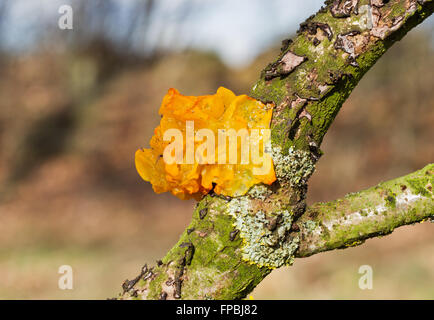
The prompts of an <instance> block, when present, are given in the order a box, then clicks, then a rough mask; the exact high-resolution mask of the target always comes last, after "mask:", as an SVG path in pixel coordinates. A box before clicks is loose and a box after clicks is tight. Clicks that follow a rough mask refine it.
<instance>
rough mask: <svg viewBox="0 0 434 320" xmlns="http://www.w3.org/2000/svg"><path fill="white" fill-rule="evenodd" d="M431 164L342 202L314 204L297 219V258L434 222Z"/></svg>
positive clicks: (433, 170) (433, 174)
mask: <svg viewBox="0 0 434 320" xmlns="http://www.w3.org/2000/svg"><path fill="white" fill-rule="evenodd" d="M433 185H434V164H429V165H427V166H426V167H425V168H423V169H421V170H419V171H416V172H414V173H411V174H409V175H406V176H404V177H400V178H397V179H393V180H390V181H387V182H383V183H380V184H379V185H377V186H375V187H372V188H369V189H367V190H364V191H361V192H357V193H351V194H348V195H347V196H345V197H344V198H342V199H339V200H335V201H332V202H327V203H317V204H314V205H312V206H311V207H309V208H308V209H307V210H306V212H305V214H304V215H303V216H302V217H301V218H300V219H299V220H297V226H298V228H299V229H300V231H299V233H300V238H301V241H300V245H299V247H298V250H297V252H296V257H308V256H311V255H313V254H316V253H319V252H322V251H328V250H333V249H340V248H347V247H351V246H356V245H360V244H362V243H363V242H364V241H365V240H366V239H368V238H373V237H378V236H384V235H387V234H390V233H391V232H392V231H393V230H394V229H396V228H398V227H401V226H404V225H408V224H414V223H418V222H422V221H426V220H430V219H434V198H433V190H432V188H433Z"/></svg>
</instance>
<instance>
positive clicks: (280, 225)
mask: <svg viewBox="0 0 434 320" xmlns="http://www.w3.org/2000/svg"><path fill="white" fill-rule="evenodd" d="M227 213H228V214H230V215H231V216H233V217H234V218H235V222H234V226H235V227H236V228H237V229H238V230H240V237H241V238H242V239H243V246H242V257H243V260H245V261H247V262H250V263H254V264H257V265H258V266H260V267H268V268H272V269H274V268H278V267H280V266H282V265H290V264H292V263H293V260H294V253H295V250H297V248H298V244H299V238H298V237H294V238H291V239H289V238H288V234H289V232H290V230H291V225H292V220H293V214H292V212H290V211H288V210H279V211H277V212H273V213H265V212H264V211H262V210H259V211H255V210H253V209H252V205H251V199H249V198H248V197H238V198H233V199H232V200H231V201H230V202H229V203H228V206H227Z"/></svg>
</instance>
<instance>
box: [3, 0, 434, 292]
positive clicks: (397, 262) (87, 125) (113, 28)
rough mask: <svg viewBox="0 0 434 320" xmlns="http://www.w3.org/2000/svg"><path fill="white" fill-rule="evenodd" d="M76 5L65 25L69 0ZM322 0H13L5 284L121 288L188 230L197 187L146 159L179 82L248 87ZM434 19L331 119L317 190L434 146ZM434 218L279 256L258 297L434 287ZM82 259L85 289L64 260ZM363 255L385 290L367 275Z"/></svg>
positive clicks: (195, 91)
mask: <svg viewBox="0 0 434 320" xmlns="http://www.w3.org/2000/svg"><path fill="white" fill-rule="evenodd" d="M65 4H66V5H70V6H71V8H72V9H73V29H72V30H69V29H67V30H62V29H60V28H59V26H58V20H59V18H60V17H61V16H62V14H61V13H59V7H61V6H62V5H65ZM321 5H322V1H319V0H309V1H303V2H301V1H295V0H293V1H289V0H267V1H265V0H238V1H230V0H219V1H216V0H208V1H206V0H205V1H204V0H202V1H199V0H158V1H154V0H122V1H121V0H117V1H115V0H71V1H67V0H64V1H57V0H0V275H1V276H0V298H2V299H105V298H108V297H114V296H116V295H117V293H119V292H120V290H121V283H122V282H123V281H124V280H125V279H126V278H129V279H131V278H132V277H134V276H135V275H136V274H137V273H138V272H139V269H140V267H141V266H142V265H143V264H144V263H145V262H148V263H151V264H152V263H154V261H155V260H157V259H159V258H161V257H162V256H163V255H164V253H165V252H166V251H167V250H168V249H169V248H170V247H171V246H172V245H173V244H174V243H175V242H176V241H177V239H178V237H179V235H180V234H181V232H182V231H183V229H184V228H185V226H186V225H187V224H188V222H189V220H190V217H191V213H192V209H193V205H194V202H192V201H181V200H178V199H177V198H175V197H173V196H171V195H169V194H161V195H156V194H154V193H153V191H152V188H151V186H150V184H148V183H146V182H144V181H142V180H141V179H140V177H139V175H138V174H137V173H136V170H135V167H134V153H135V151H136V149H138V148H140V147H147V146H148V143H149V139H150V137H151V135H152V133H153V130H154V128H155V127H156V126H157V125H158V122H159V116H158V113H157V112H158V108H159V105H160V102H161V99H162V97H163V96H164V94H165V93H166V91H167V90H168V89H169V88H171V87H174V88H177V89H178V90H180V92H181V93H183V94H188V95H204V94H212V93H214V92H215V91H216V89H217V88H218V87H219V86H225V87H227V88H230V89H232V90H233V91H235V93H236V94H242V93H248V92H249V90H250V87H251V86H252V84H253V83H254V82H255V80H256V79H257V78H258V76H259V73H260V71H261V69H262V68H264V67H265V66H266V65H267V64H268V62H270V61H272V60H273V59H274V58H275V57H276V55H277V54H278V52H279V48H280V41H281V40H282V39H284V38H286V37H288V36H290V35H292V34H294V33H295V31H296V30H297V28H298V24H299V23H300V22H302V21H304V19H305V18H307V17H308V16H309V15H311V14H312V13H314V12H316V11H317V10H318V9H319V8H320V6H321ZM433 30H434V21H433V18H432V17H431V18H429V19H428V20H427V21H425V22H424V23H423V25H421V26H419V27H417V28H416V29H414V30H412V31H411V32H410V33H409V34H408V35H407V36H406V37H405V38H404V39H403V40H402V41H401V42H400V43H397V44H395V46H394V47H393V48H392V49H391V50H390V51H389V52H388V53H386V54H385V56H384V57H383V58H382V59H381V60H380V61H379V62H378V63H377V64H376V65H375V66H374V67H373V68H372V70H371V71H370V72H369V73H368V74H367V75H366V76H365V78H364V79H363V80H362V81H361V83H360V84H359V86H358V87H357V88H356V89H355V90H354V92H353V93H352V95H351V97H350V98H349V99H348V101H347V102H346V103H345V104H344V106H343V108H342V111H341V112H340V113H339V115H338V116H337V119H336V121H335V122H334V124H333V125H332V127H331V129H330V130H329V133H328V134H327V136H326V138H325V140H324V143H323V145H322V149H323V151H324V152H325V155H324V156H323V158H322V159H321V160H320V162H319V164H318V166H317V172H316V173H315V174H314V176H313V177H312V178H311V181H310V186H309V203H313V202H316V201H327V200H332V199H335V198H337V197H342V196H343V195H345V194H346V193H348V192H353V191H357V190H360V189H363V188H367V187H369V186H372V185H375V184H377V183H379V182H380V181H383V180H387V179H391V178H394V177H397V176H400V175H404V174H407V173H409V172H411V171H414V170H417V169H420V168H422V167H423V166H424V165H426V164H427V163H429V162H433V160H434V143H433V141H434V125H433V124H434V108H433V106H434V90H433V84H434V74H433V70H434V38H433ZM433 231H434V224H432V223H428V222H427V223H423V224H420V225H415V226H408V227H403V228H400V229H399V230H397V231H395V232H394V233H393V234H392V235H390V236H387V237H384V238H382V239H374V240H368V241H367V242H366V243H365V244H364V245H362V246H360V247H356V248H349V249H346V250H345V251H343V250H339V251H334V252H328V253H322V254H318V255H316V256H313V257H310V258H305V259H299V260H297V261H296V262H295V264H294V266H292V267H288V268H282V269H279V270H276V271H274V272H273V273H272V274H271V275H270V276H269V277H268V278H267V279H265V281H263V282H262V283H261V284H260V285H259V286H258V287H257V288H256V289H255V291H254V292H253V293H252V296H253V297H254V298H255V299H306V298H310V299H323V298H331V299H334V298H341V299H378V298H381V299H415V298H420V299H428V298H429V299H433V298H434V254H433V252H434V232H433ZM61 265H70V266H71V267H72V268H73V272H74V273H73V275H74V288H73V290H60V289H59V288H58V279H59V277H60V276H61V275H60V274H58V268H59V267H60V266H61ZM361 265H370V266H371V267H372V268H373V272H374V282H373V289H372V290H361V289H359V287H358V280H359V277H360V276H361V275H360V274H358V270H359V267H360V266H361Z"/></svg>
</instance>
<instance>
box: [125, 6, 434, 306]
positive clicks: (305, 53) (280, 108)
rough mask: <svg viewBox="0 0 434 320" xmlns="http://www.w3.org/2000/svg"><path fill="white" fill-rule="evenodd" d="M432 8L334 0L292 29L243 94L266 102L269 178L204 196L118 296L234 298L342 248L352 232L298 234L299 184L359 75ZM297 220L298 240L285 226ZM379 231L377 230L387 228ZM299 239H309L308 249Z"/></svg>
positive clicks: (292, 229)
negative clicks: (236, 193) (168, 245)
mask: <svg viewBox="0 0 434 320" xmlns="http://www.w3.org/2000/svg"><path fill="white" fill-rule="evenodd" d="M385 2H386V1H385ZM433 10H434V5H433V1H432V0H425V1H423V0H390V1H387V3H383V1H381V0H370V1H368V0H351V1H348V0H345V1H344V0H334V1H327V2H326V7H324V8H322V9H321V10H320V11H319V12H318V13H317V14H316V15H314V16H312V17H310V18H309V19H308V20H306V21H305V22H304V23H303V24H301V26H300V30H299V31H298V33H297V36H296V37H295V38H294V39H293V40H287V41H284V46H283V48H282V52H281V54H280V55H279V57H278V58H277V60H276V61H275V62H273V63H271V64H270V65H269V66H268V67H267V68H265V69H264V71H263V72H262V75H261V78H260V80H259V81H258V82H257V83H256V85H255V86H254V87H253V89H252V93H251V95H252V96H253V97H255V98H256V99H259V100H262V101H263V102H272V103H274V105H275V107H274V110H273V119H272V124H271V127H272V139H271V140H272V153H273V162H274V166H275V171H276V176H277V179H278V180H277V181H276V182H275V183H274V184H273V185H272V186H264V185H260V186H255V187H253V188H252V189H251V190H250V191H249V192H248V194H247V195H245V196H242V197H237V198H224V197H220V196H216V195H213V194H209V195H207V196H206V197H204V199H202V200H201V201H200V202H199V203H198V204H197V207H196V209H195V211H194V214H193V218H192V222H191V223H190V225H189V226H188V227H187V229H186V230H185V231H184V233H183V234H182V235H181V237H180V240H179V241H178V243H177V244H176V245H175V246H174V247H173V248H172V249H171V250H170V251H169V252H168V253H167V255H166V256H165V257H164V258H163V260H162V261H161V262H160V263H158V265H157V266H155V267H154V268H147V267H146V268H143V270H142V272H141V274H140V275H139V276H138V277H137V278H135V279H134V280H132V281H126V282H125V283H124V285H123V288H124V292H123V294H121V296H120V298H122V299H180V298H182V299H239V298H243V297H245V296H246V294H247V293H249V292H250V291H251V290H253V288H254V287H255V286H256V285H257V284H258V283H259V282H260V281H261V280H262V279H263V278H264V277H265V276H267V275H268V274H269V273H270V272H271V270H272V269H274V268H277V267H280V266H282V265H290V264H291V263H292V262H293V259H294V257H295V255H296V252H297V249H298V252H299V253H298V255H300V254H301V255H302V256H307V255H309V254H313V252H314V250H317V252H319V251H323V250H327V249H328V248H330V249H332V248H333V247H340V246H341V245H348V243H349V242H348V241H346V240H345V232H349V234H348V237H349V238H350V239H353V238H354V235H353V234H352V233H351V232H352V229H345V228H344V229H342V228H343V227H342V228H339V227H335V226H331V228H332V229H331V230H332V231H334V232H330V235H329V236H330V238H327V237H326V236H325V235H323V234H321V235H319V236H318V237H317V238H314V235H315V233H311V234H309V233H308V231H309V230H308V229H306V228H304V227H303V226H304V225H305V224H306V223H308V220H304V219H307V218H306V217H307V216H306V215H303V214H304V213H305V210H306V203H305V198H306V192H307V180H308V178H309V176H310V175H311V174H312V172H313V170H314V166H315V163H316V161H317V160H318V159H319V157H320V155H321V153H322V152H321V151H320V149H319V146H320V144H321V141H322V139H323V137H324V135H325V133H326V132H327V130H328V128H329V126H330V124H331V123H332V122H333V120H334V118H335V116H336V114H337V113H338V111H339V109H340V107H341V106H342V103H343V102H344V101H345V100H346V98H347V97H348V96H349V94H350V92H351V91H352V90H353V88H354V87H355V86H356V84H357V83H358V81H359V80H360V79H361V78H362V76H363V75H364V74H365V73H366V72H367V71H368V70H369V69H370V68H371V67H372V66H373V65H374V64H375V62H376V61H377V60H378V59H379V58H380V57H381V56H382V54H383V53H384V52H385V51H386V50H387V49H388V48H389V47H390V46H391V45H392V44H393V43H394V42H395V41H397V40H399V39H401V38H402V37H403V36H404V35H405V34H406V33H407V32H408V31H409V30H410V29H412V28H413V27H414V26H416V25H417V24H419V23H420V22H422V21H423V20H424V19H425V18H426V17H428V16H429V15H430V14H431V13H432V12H433ZM393 190H395V189H393ZM314 208H316V207H314ZM350 208H351V206H350ZM361 208H362V207H359V208H355V209H357V210H361ZM311 210H313V209H312V208H311V209H309V212H312V211H311ZM342 210H344V208H342ZM317 211H318V212H319V214H318V217H317V218H316V219H314V220H313V222H314V223H317V224H318V225H320V224H319V223H320V219H321V217H322V215H321V212H324V214H326V213H325V210H324V211H322V210H321V207H318V209H317ZM387 213H389V211H387ZM390 213H392V211H390ZM300 216H302V218H301V219H302V220H300V222H303V221H304V223H303V224H301V226H302V233H301V234H298V233H297V232H295V229H296V228H295V227H294V226H293V222H294V221H297V219H298V218H300ZM330 217H332V216H330ZM326 218H327V216H324V219H326ZM327 221H333V220H325V223H327ZM300 222H297V224H299V223H300ZM392 222H393V221H392ZM385 224H386V222H382V225H384V227H383V229H381V228H379V229H378V230H377V231H378V232H381V231H384V230H387V226H385ZM320 226H321V225H320ZM395 226H396V225H395V224H393V223H392V224H391V225H390V228H391V229H393V228H394V227H395ZM313 230H314V231H315V230H318V232H325V231H327V230H328V228H323V229H315V228H314V229H313ZM340 232H341V233H340ZM342 232H343V233H342ZM369 234H370V233H369V232H368V231H366V233H364V236H365V238H366V237H367V235H369ZM303 236H304V237H305V238H304V239H303ZM339 237H341V240H339ZM305 241H311V242H310V244H311V245H312V250H311V251H309V250H310V249H306V244H305ZM308 243H309V242H308ZM350 244H351V242H350Z"/></svg>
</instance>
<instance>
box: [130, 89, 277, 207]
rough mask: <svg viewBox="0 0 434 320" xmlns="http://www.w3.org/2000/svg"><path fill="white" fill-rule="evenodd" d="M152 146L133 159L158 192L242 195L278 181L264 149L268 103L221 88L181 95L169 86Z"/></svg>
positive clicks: (188, 195)
mask: <svg viewBox="0 0 434 320" xmlns="http://www.w3.org/2000/svg"><path fill="white" fill-rule="evenodd" d="M159 113H160V115H161V116H162V118H161V122H160V125H159V126H158V127H157V128H156V129H155V131H154V136H153V137H152V138H151V141H150V149H139V150H137V151H136V154H135V164H136V168H137V171H138V173H139V174H140V176H141V177H142V178H143V179H144V180H146V181H149V182H150V183H151V184H152V187H153V189H154V191H155V192H156V193H162V192H167V191H170V192H171V193H172V194H174V195H175V196H177V197H178V198H181V199H189V198H196V199H199V198H201V197H202V196H203V195H205V194H207V193H208V192H209V191H211V190H212V189H214V192H215V193H216V194H220V195H225V196H232V197H233V196H240V195H243V194H245V193H246V192H247V191H248V190H249V189H250V187H252V186H253V185H255V184H258V183H264V184H271V183H273V182H274V181H275V180H276V176H275V172H274V167H273V161H272V159H271V156H270V155H269V154H268V152H267V148H269V144H270V141H269V138H270V137H269V131H270V121H271V115H272V105H268V104H267V105H265V104H263V103H262V102H260V101H257V100H255V99H253V98H250V97H248V96H246V95H240V96H236V95H235V94H234V93H233V92H232V91H230V90H228V89H225V88H223V87H220V88H219V89H218V90H217V93H216V94H214V95H206V96H197V97H196V96H184V95H182V94H180V93H179V92H178V91H177V90H176V89H169V91H168V93H167V94H166V95H165V96H164V98H163V102H162V104H161V107H160V110H159Z"/></svg>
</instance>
